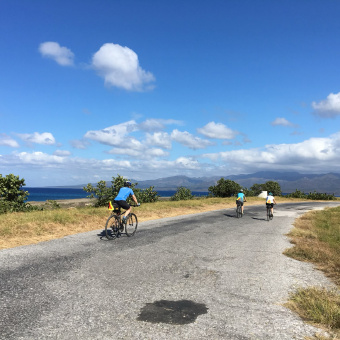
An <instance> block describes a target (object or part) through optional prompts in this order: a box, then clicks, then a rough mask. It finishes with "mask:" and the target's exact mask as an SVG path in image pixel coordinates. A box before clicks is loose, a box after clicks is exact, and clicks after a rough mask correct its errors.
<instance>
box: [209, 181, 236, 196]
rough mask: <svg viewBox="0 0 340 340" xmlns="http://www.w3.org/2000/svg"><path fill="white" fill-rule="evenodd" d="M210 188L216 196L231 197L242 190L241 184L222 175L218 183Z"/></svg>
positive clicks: (210, 191)
mask: <svg viewBox="0 0 340 340" xmlns="http://www.w3.org/2000/svg"><path fill="white" fill-rule="evenodd" d="M208 190H209V193H211V195H212V196H215V197H231V196H233V195H235V194H237V193H238V192H239V191H240V190H241V186H240V185H239V184H238V183H236V182H234V181H232V180H230V179H224V178H223V177H222V178H220V179H219V180H218V181H217V184H216V185H213V186H210V187H209V188H208Z"/></svg>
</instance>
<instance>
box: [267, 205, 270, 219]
mask: <svg viewBox="0 0 340 340" xmlns="http://www.w3.org/2000/svg"><path fill="white" fill-rule="evenodd" d="M269 220H270V208H268V207H267V221H269Z"/></svg>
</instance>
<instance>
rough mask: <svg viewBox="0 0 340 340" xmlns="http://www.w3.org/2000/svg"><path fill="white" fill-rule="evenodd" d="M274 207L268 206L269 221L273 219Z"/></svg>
mask: <svg viewBox="0 0 340 340" xmlns="http://www.w3.org/2000/svg"><path fill="white" fill-rule="evenodd" d="M271 209H272V206H271V205H267V221H270V220H272V219H273V217H274V215H273V214H272V211H271Z"/></svg>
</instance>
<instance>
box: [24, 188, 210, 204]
mask: <svg viewBox="0 0 340 340" xmlns="http://www.w3.org/2000/svg"><path fill="white" fill-rule="evenodd" d="M23 190H25V191H28V193H29V196H28V199H27V202H30V201H31V202H32V201H37V202H41V201H47V200H70V199H78V198H86V197H87V196H89V195H90V194H89V193H87V192H85V191H84V190H83V189H71V188H28V187H23ZM157 192H158V195H159V196H161V197H171V196H173V195H174V194H175V192H176V191H175V190H173V191H171V190H169V191H157ZM192 195H194V196H206V195H208V192H203V191H192Z"/></svg>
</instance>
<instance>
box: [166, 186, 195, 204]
mask: <svg viewBox="0 0 340 340" xmlns="http://www.w3.org/2000/svg"><path fill="white" fill-rule="evenodd" d="M193 197H194V196H193V195H192V194H191V190H190V189H188V188H185V187H179V188H177V191H176V193H175V194H174V195H173V196H171V197H170V200H171V201H183V200H191V199H192V198H193Z"/></svg>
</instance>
